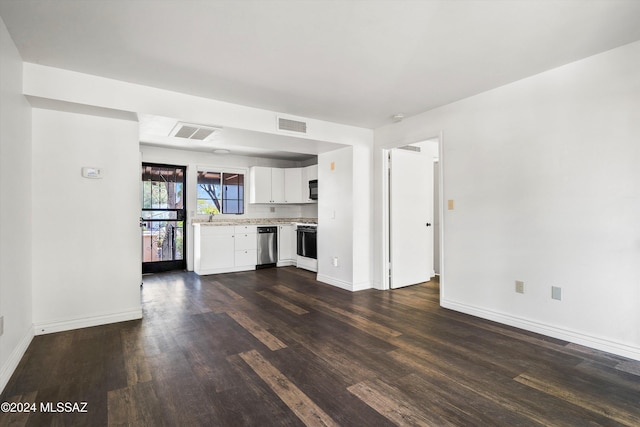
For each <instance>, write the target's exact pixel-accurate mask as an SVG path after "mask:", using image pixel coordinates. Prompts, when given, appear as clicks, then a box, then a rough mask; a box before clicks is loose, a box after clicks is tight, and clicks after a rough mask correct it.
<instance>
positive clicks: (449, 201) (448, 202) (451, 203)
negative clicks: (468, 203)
mask: <svg viewBox="0 0 640 427" xmlns="http://www.w3.org/2000/svg"><path fill="white" fill-rule="evenodd" d="M453 206H454V205H453V200H447V209H449V210H450V211H452V210H453Z"/></svg>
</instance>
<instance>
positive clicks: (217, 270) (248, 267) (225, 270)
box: [193, 265, 256, 276]
mask: <svg viewBox="0 0 640 427" xmlns="http://www.w3.org/2000/svg"><path fill="white" fill-rule="evenodd" d="M255 269H256V266H255V265H242V266H240V267H224V268H205V269H204V270H203V269H196V268H194V270H193V271H195V273H196V274H197V275H198V276H208V275H210V274H222V273H239V272H241V271H251V270H255Z"/></svg>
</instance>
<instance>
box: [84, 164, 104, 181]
mask: <svg viewBox="0 0 640 427" xmlns="http://www.w3.org/2000/svg"><path fill="white" fill-rule="evenodd" d="M82 176H83V177H85V178H91V179H101V178H102V170H101V169H100V168H90V167H83V168H82Z"/></svg>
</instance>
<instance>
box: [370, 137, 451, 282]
mask: <svg viewBox="0 0 640 427" xmlns="http://www.w3.org/2000/svg"><path fill="white" fill-rule="evenodd" d="M440 147H441V137H435V138H430V139H427V140H425V141H422V142H417V143H412V144H408V145H405V146H402V147H397V148H392V149H387V150H383V167H384V171H385V173H384V174H383V189H384V191H383V195H384V196H383V229H384V230H383V238H382V243H383V244H382V248H383V260H384V262H383V282H382V288H383V289H395V288H399V287H403V286H409V285H413V284H418V283H423V282H428V281H430V280H432V279H433V278H436V279H437V280H438V281H440V285H441V286H442V281H443V280H442V279H443V277H442V275H443V271H442V270H443V268H442V266H443V260H442V253H443V247H442V232H443V231H442V229H443V227H442V224H441V220H440V218H442V197H443V196H442V163H441V156H440V152H441V148H440ZM441 290H442V287H441Z"/></svg>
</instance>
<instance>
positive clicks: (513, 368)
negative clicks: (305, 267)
mask: <svg viewBox="0 0 640 427" xmlns="http://www.w3.org/2000/svg"><path fill="white" fill-rule="evenodd" d="M141 292H142V300H143V309H144V319H143V320H141V321H131V322H124V323H118V324H112V325H106V326H99V327H94V328H87V329H81V330H75V331H69V332H63V333H57V334H50V335H43V336H38V337H35V338H34V340H33V342H32V344H31V345H30V347H29V349H28V351H27V353H26V354H25V357H24V358H23V360H22V361H21V363H20V365H19V366H18V368H17V370H16V372H15V374H14V376H13V377H12V378H11V380H10V382H9V384H8V385H7V387H6V388H5V391H4V392H3V394H2V398H1V401H3V402H4V401H9V402H23V403H36V405H37V411H36V412H33V413H4V414H0V425H2V426H5V425H16V426H20V425H27V426H48V425H55V426H63V425H86V426H101V425H113V426H121V425H130V426H162V425H167V426H198V425H202V426H243V425H246V426H302V425H310V426H316V425H333V426H391V425H419V426H423V425H429V426H445V425H453V426H529V425H531V426H595V425H606V426H612V425H626V426H640V363H639V362H634V361H631V360H628V359H625V358H622V357H619V356H615V355H611V354H608V353H603V352H599V351H595V350H591V349H588V348H585V347H580V346H577V345H573V344H569V343H567V342H563V341H559V340H556V339H552V338H548V337H544V336H541V335H537V334H533V333H529V332H525V331H521V330H518V329H515V328H510V327H507V326H503V325H499V324H496V323H492V322H488V321H484V320H481V319H476V318H473V317H470V316H467V315H463V314H460V313H456V312H453V311H449V310H446V309H443V308H440V307H439V305H438V298H439V296H438V295H439V290H438V284H437V283H435V282H430V283H425V284H421V285H417V286H412V287H408V288H404V289H398V290H394V291H387V292H381V291H374V290H370V291H362V292H358V293H350V292H347V291H343V290H340V289H337V288H334V287H331V286H328V285H324V284H321V283H318V282H316V281H315V280H314V275H313V274H312V273H308V272H306V271H302V270H298V269H295V268H289V267H287V268H278V269H275V268H272V269H265V270H259V271H252V272H245V273H233V274H223V275H215V276H204V277H199V276H197V275H196V274H194V273H164V274H157V275H153V276H145V280H144V287H143V288H142V291H141ZM47 402H52V404H53V405H55V404H57V402H71V403H76V402H78V403H79V402H86V403H87V406H86V410H87V412H86V413H77V412H75V413H65V412H57V413H54V412H42V411H41V405H42V404H43V403H44V404H46V403H47Z"/></svg>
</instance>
